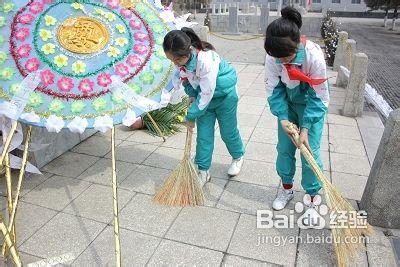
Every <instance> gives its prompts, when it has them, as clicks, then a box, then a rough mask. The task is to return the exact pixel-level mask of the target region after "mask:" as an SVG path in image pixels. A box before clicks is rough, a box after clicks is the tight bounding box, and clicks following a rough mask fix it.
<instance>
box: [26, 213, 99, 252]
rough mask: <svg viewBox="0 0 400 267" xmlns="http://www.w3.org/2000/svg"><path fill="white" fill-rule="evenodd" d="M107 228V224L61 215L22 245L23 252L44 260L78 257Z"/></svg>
mask: <svg viewBox="0 0 400 267" xmlns="http://www.w3.org/2000/svg"><path fill="white" fill-rule="evenodd" d="M105 227H106V225H105V224H102V223H98V222H95V221H92V220H88V219H84V218H81V217H77V216H73V215H69V214H65V213H59V214H58V215H56V216H55V217H54V218H53V219H51V220H50V221H49V222H48V223H47V224H46V225H45V226H44V227H42V228H41V229H40V230H39V231H37V232H36V233H35V234H34V235H33V236H31V237H30V238H29V239H28V240H27V241H26V242H24V243H23V244H22V245H21V250H22V251H24V252H27V253H29V254H31V255H35V256H38V257H42V258H49V257H56V256H60V255H64V254H66V253H71V254H72V256H73V257H74V258H75V257H78V256H79V255H80V254H81V253H82V252H83V251H84V250H85V249H86V247H87V246H88V245H89V244H90V243H91V242H92V241H93V240H94V239H95V238H96V237H97V235H98V234H99V233H100V232H101V231H102V230H103V229H104V228H105Z"/></svg>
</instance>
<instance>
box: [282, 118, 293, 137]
mask: <svg viewBox="0 0 400 267" xmlns="http://www.w3.org/2000/svg"><path fill="white" fill-rule="evenodd" d="M290 123H291V122H290V121H288V120H281V125H282V128H283V130H284V131H285V133H286V134H287V135H288V136H289V137H290V138H291V137H292V135H294V134H295V133H296V130H295V129H290V128H289V127H288V126H289V125H290Z"/></svg>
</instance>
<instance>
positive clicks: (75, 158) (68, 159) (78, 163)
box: [43, 152, 99, 177]
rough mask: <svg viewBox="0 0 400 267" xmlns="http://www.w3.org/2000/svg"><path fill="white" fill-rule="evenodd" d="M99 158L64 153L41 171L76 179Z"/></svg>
mask: <svg viewBox="0 0 400 267" xmlns="http://www.w3.org/2000/svg"><path fill="white" fill-rule="evenodd" d="M97 160H99V158H97V157H93V156H89V155H83V154H78V153H72V152H66V153H65V154H63V155H62V156H60V157H58V158H56V159H55V160H53V161H52V162H50V163H49V164H47V165H46V166H44V167H43V171H45V172H49V173H53V174H57V175H62V176H66V177H78V176H79V175H80V174H81V173H82V172H84V171H85V170H86V169H88V168H89V167H90V166H92V165H93V164H94V163H95V162H96V161H97Z"/></svg>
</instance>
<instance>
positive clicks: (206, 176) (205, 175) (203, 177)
mask: <svg viewBox="0 0 400 267" xmlns="http://www.w3.org/2000/svg"><path fill="white" fill-rule="evenodd" d="M210 180H211V175H210V171H199V182H200V186H201V187H203V186H204V185H205V184H206V183H207V182H209V181H210Z"/></svg>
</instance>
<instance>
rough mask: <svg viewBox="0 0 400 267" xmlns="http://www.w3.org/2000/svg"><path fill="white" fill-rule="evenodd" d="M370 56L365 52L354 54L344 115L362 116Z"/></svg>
mask: <svg viewBox="0 0 400 267" xmlns="http://www.w3.org/2000/svg"><path fill="white" fill-rule="evenodd" d="M367 70H368V57H367V55H366V54H364V53H357V54H355V55H354V62H353V66H352V67H351V71H350V77H349V82H348V84H347V89H346V98H345V101H344V107H343V111H342V112H343V115H344V116H347V117H361V115H362V112H363V108H364V91H365V83H366V81H367Z"/></svg>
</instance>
